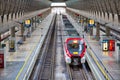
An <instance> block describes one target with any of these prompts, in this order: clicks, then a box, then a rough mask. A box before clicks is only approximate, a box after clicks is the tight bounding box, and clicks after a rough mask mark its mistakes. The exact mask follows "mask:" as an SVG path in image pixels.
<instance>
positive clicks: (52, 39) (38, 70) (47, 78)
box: [29, 15, 56, 80]
mask: <svg viewBox="0 0 120 80" xmlns="http://www.w3.org/2000/svg"><path fill="white" fill-rule="evenodd" d="M55 25H56V15H55V17H54V19H53V21H52V23H51V25H50V29H49V32H48V35H47V37H46V40H45V41H44V43H43V47H42V48H41V51H40V55H39V56H38V59H37V61H36V64H35V66H34V69H33V72H32V74H31V76H30V79H29V80H54V64H55V45H56V29H55Z"/></svg>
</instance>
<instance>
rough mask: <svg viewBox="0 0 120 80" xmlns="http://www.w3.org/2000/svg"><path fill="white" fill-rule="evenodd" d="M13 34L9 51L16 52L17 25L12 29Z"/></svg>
mask: <svg viewBox="0 0 120 80" xmlns="http://www.w3.org/2000/svg"><path fill="white" fill-rule="evenodd" d="M10 32H11V35H10V38H9V51H10V52H15V27H12V28H11V29H10Z"/></svg>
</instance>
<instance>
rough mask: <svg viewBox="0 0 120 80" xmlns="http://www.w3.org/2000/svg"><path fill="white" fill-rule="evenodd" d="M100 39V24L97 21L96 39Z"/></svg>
mask: <svg viewBox="0 0 120 80" xmlns="http://www.w3.org/2000/svg"><path fill="white" fill-rule="evenodd" d="M99 39H100V24H99V23H97V25H96V40H99Z"/></svg>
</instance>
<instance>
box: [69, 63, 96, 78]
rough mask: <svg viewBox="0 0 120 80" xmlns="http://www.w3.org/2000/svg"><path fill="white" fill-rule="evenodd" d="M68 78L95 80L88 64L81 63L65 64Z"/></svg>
mask: <svg viewBox="0 0 120 80" xmlns="http://www.w3.org/2000/svg"><path fill="white" fill-rule="evenodd" d="M67 71H68V73H69V77H70V80H95V78H94V76H93V74H92V72H91V71H90V69H88V66H86V65H85V64H81V65H79V66H72V65H70V66H69V65H68V66H67Z"/></svg>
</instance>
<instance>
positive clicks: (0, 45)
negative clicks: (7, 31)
mask: <svg viewBox="0 0 120 80" xmlns="http://www.w3.org/2000/svg"><path fill="white" fill-rule="evenodd" d="M1 47H2V44H1V33H0V48H1Z"/></svg>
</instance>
